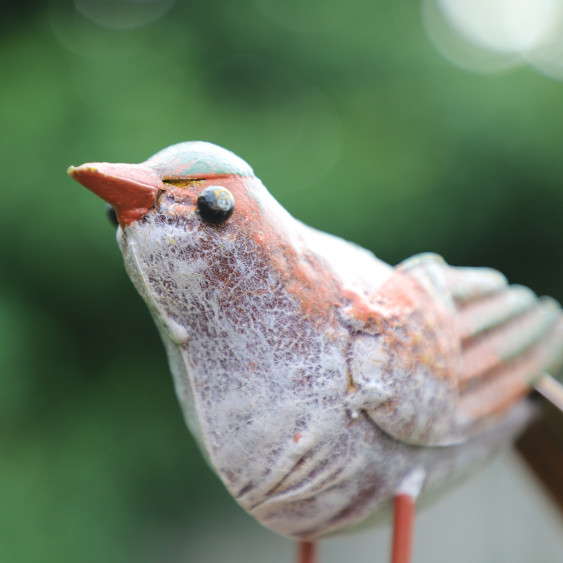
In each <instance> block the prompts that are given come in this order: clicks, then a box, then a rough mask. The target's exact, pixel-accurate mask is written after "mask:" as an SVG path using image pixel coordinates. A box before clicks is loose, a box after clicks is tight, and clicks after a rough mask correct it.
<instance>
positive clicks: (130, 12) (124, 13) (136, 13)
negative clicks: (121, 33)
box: [74, 0, 176, 29]
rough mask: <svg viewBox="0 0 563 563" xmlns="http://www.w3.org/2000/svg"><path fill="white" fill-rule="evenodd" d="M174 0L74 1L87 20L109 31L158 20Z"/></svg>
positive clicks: (130, 27) (139, 25)
mask: <svg viewBox="0 0 563 563" xmlns="http://www.w3.org/2000/svg"><path fill="white" fill-rule="evenodd" d="M175 2H176V0H74V5H75V6H76V9H77V10H78V11H79V12H80V13H82V14H84V15H85V16H86V17H87V18H89V19H91V20H92V21H93V22H95V23H97V24H98V25H101V26H103V27H108V28H110V29H132V28H135V27H141V26H144V25H147V24H149V23H153V22H155V21H156V20H158V19H160V18H161V17H162V16H163V15H164V14H165V13H166V12H167V11H168V10H169V9H170V8H171V7H172V6H173V5H174V4H175Z"/></svg>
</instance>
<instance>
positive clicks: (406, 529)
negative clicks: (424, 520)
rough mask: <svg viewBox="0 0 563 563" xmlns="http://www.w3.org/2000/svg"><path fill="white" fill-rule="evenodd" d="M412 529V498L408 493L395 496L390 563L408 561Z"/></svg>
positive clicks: (408, 562)
mask: <svg viewBox="0 0 563 563" xmlns="http://www.w3.org/2000/svg"><path fill="white" fill-rule="evenodd" d="M413 531H414V498H413V497H412V496H411V495H408V494H399V495H397V496H396V497H395V517H394V521H393V547H392V550H391V563H410V561H411V554H412V544H413Z"/></svg>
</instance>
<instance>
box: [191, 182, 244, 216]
mask: <svg viewBox="0 0 563 563" xmlns="http://www.w3.org/2000/svg"><path fill="white" fill-rule="evenodd" d="M197 209H198V211H199V214H200V215H201V217H202V219H203V220H204V221H207V222H208V223H211V224H213V225H218V224H219V223H224V222H225V221H226V220H227V219H228V218H229V217H230V216H231V215H232V214H233V211H234V209H235V198H234V197H233V195H232V194H231V192H230V191H229V190H227V189H226V188H223V187H222V186H208V187H207V188H205V189H204V190H203V191H202V192H201V193H200V194H199V197H198V198H197Z"/></svg>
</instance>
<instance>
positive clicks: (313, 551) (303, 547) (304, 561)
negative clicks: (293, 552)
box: [297, 541, 317, 563]
mask: <svg viewBox="0 0 563 563" xmlns="http://www.w3.org/2000/svg"><path fill="white" fill-rule="evenodd" d="M297 563H317V544H316V543H315V542H312V541H300V542H299V543H298V544H297Z"/></svg>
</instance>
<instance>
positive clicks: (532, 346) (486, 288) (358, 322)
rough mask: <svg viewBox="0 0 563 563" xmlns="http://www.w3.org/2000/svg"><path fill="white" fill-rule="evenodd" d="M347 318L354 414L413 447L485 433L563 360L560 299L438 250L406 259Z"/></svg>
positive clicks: (457, 441) (464, 438)
mask: <svg viewBox="0 0 563 563" xmlns="http://www.w3.org/2000/svg"><path fill="white" fill-rule="evenodd" d="M360 311H361V313H360ZM366 311H367V313H366ZM343 314H344V315H348V318H349V319H351V321H350V323H351V325H352V326H354V328H355V334H356V336H355V337H354V340H353V344H352V350H351V352H352V353H351V370H350V371H351V374H352V380H353V383H352V385H351V386H350V388H351V391H350V393H349V395H350V397H349V401H350V405H351V407H350V408H351V410H354V408H360V409H361V410H363V411H365V412H366V413H367V414H368V415H369V416H370V417H371V418H372V419H373V420H374V421H375V422H376V424H378V425H379V426H380V427H381V428H382V429H383V430H385V431H386V432H387V433H389V434H391V435H392V436H394V437H395V438H397V439H399V440H402V441H405V442H409V443H412V444H419V445H450V444H455V443H460V442H463V441H465V440H467V439H468V438H469V437H471V436H473V435H475V434H478V433H480V432H483V431H485V430H486V429H487V428H490V427H491V426H493V425H494V424H495V422H497V421H498V420H499V419H502V418H504V416H506V414H507V413H508V412H509V411H510V410H511V407H513V406H514V405H515V404H516V403H518V402H519V401H520V400H521V399H522V398H523V397H524V396H525V395H527V394H528V393H529V392H530V391H531V389H532V386H533V384H534V382H535V381H536V380H537V379H538V378H539V377H541V374H542V373H543V372H545V371H547V370H551V369H555V368H556V367H558V366H559V365H560V364H561V363H562V362H563V315H562V314H561V309H560V307H559V304H558V303H557V302H556V301H554V300H553V299H550V298H538V297H536V296H535V295H534V293H533V292H532V291H530V290H529V289H527V288H524V287H521V286H509V285H507V282H506V279H505V278H504V276H502V274H500V273H499V272H497V271H495V270H491V269H488V268H456V267H451V266H449V265H448V264H446V263H445V262H444V261H443V260H442V259H441V258H440V257H439V256H436V255H433V254H424V255H420V256H416V257H414V258H411V259H410V260H407V261H405V262H403V263H401V264H400V265H399V266H397V267H396V268H395V270H394V272H393V274H392V275H391V276H390V277H389V278H388V280H387V281H386V282H385V283H383V284H382V285H381V287H379V288H378V290H377V291H376V293H375V294H374V295H372V296H371V297H370V299H369V305H367V306H366V303H365V302H364V303H362V304H358V303H354V302H353V300H352V301H351V302H350V304H349V306H348V309H347V310H346V309H344V310H343ZM356 398H357V401H356ZM370 399H371V401H370ZM355 401H356V402H355Z"/></svg>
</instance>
